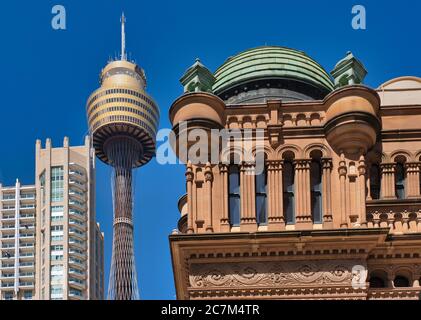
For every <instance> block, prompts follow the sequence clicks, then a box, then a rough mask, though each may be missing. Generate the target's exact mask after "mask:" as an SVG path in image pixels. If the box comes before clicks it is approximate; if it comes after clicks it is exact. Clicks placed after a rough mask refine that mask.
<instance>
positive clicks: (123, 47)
mask: <svg viewBox="0 0 421 320" xmlns="http://www.w3.org/2000/svg"><path fill="white" fill-rule="evenodd" d="M120 22H121V60H127V56H126V31H125V29H124V27H125V24H126V17H125V16H124V12H123V13H122V14H121V19H120Z"/></svg>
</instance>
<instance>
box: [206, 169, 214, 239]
mask: <svg viewBox="0 0 421 320" xmlns="http://www.w3.org/2000/svg"><path fill="white" fill-rule="evenodd" d="M205 183H206V201H207V205H206V220H207V226H206V231H207V232H213V216H212V183H213V172H212V166H211V164H210V163H209V162H208V163H206V167H205Z"/></svg>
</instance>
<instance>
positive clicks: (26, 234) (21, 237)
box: [19, 233, 35, 239]
mask: <svg viewBox="0 0 421 320" xmlns="http://www.w3.org/2000/svg"><path fill="white" fill-rule="evenodd" d="M19 238H20V239H35V235H34V234H33V233H25V234H21V235H19Z"/></svg>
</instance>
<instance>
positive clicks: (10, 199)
mask: <svg viewBox="0 0 421 320" xmlns="http://www.w3.org/2000/svg"><path fill="white" fill-rule="evenodd" d="M15 201H16V198H15V195H13V196H12V197H4V196H3V198H2V199H1V202H2V203H14V202H15Z"/></svg>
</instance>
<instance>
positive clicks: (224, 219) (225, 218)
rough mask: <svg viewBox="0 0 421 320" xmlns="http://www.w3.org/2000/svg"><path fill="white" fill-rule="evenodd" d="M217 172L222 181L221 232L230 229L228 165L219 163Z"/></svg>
mask: <svg viewBox="0 0 421 320" xmlns="http://www.w3.org/2000/svg"><path fill="white" fill-rule="evenodd" d="M219 172H220V176H221V181H222V190H221V193H222V206H221V207H222V214H221V232H229V231H230V222H229V198H228V196H229V190H228V166H227V165H225V164H222V163H221V164H220V165H219Z"/></svg>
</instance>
